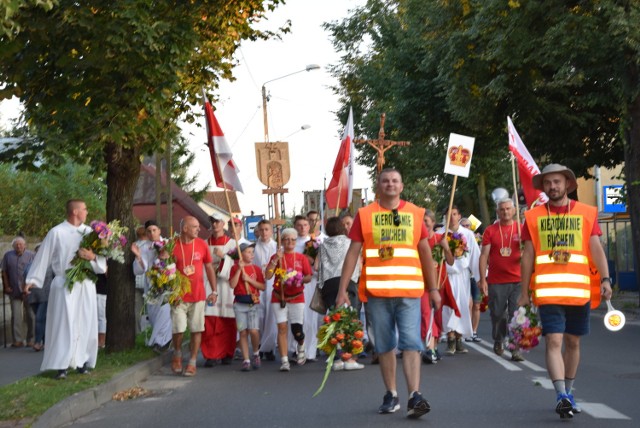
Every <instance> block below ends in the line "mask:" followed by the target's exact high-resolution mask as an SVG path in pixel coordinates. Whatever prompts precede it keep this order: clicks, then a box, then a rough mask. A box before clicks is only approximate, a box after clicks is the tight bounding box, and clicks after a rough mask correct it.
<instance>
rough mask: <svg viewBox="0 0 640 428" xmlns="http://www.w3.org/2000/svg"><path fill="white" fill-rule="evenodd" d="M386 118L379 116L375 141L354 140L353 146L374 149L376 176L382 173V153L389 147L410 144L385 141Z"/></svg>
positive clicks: (408, 143)
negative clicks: (365, 145)
mask: <svg viewBox="0 0 640 428" xmlns="http://www.w3.org/2000/svg"><path fill="white" fill-rule="evenodd" d="M386 117H387V115H386V114H385V113H382V114H381V115H380V131H378V139H376V140H354V143H355V144H369V145H370V146H371V147H373V148H374V149H376V152H378V159H377V172H378V174H380V171H382V168H383V167H384V162H385V160H384V153H385V152H386V151H387V150H389V149H390V148H391V147H393V146H408V145H410V144H411V143H410V142H409V141H392V140H385V139H384V137H385V133H384V121H385V118H386Z"/></svg>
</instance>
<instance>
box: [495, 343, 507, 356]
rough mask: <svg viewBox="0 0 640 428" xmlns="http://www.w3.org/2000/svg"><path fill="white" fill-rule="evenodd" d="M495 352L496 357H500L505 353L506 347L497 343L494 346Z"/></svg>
mask: <svg viewBox="0 0 640 428" xmlns="http://www.w3.org/2000/svg"><path fill="white" fill-rule="evenodd" d="M493 352H495V353H496V355H498V356H500V355H502V354H503V353H504V347H503V346H502V342H495V343H494V344H493Z"/></svg>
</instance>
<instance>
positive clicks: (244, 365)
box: [240, 361, 251, 372]
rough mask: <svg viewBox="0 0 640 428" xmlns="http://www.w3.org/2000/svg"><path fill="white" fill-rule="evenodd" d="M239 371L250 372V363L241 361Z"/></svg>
mask: <svg viewBox="0 0 640 428" xmlns="http://www.w3.org/2000/svg"><path fill="white" fill-rule="evenodd" d="M240 371H242V372H249V371H251V362H250V361H243V362H242V368H241V369H240Z"/></svg>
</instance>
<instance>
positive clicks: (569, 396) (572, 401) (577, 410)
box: [567, 394, 582, 414]
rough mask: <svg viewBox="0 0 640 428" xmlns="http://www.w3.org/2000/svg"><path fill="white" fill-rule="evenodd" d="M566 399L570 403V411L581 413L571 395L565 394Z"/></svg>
mask: <svg viewBox="0 0 640 428" xmlns="http://www.w3.org/2000/svg"><path fill="white" fill-rule="evenodd" d="M567 398H568V399H569V401H571V411H572V412H573V413H574V414H575V413H582V409H581V408H580V406H578V404H577V403H576V400H574V398H573V394H567Z"/></svg>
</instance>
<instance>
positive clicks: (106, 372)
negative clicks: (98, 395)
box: [0, 334, 156, 421]
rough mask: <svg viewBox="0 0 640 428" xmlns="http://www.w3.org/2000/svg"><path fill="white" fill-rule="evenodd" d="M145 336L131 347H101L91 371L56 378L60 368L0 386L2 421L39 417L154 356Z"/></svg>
mask: <svg viewBox="0 0 640 428" xmlns="http://www.w3.org/2000/svg"><path fill="white" fill-rule="evenodd" d="M144 339H145V337H144V334H139V335H138V336H137V337H136V346H135V347H134V348H133V349H131V350H129V351H124V352H116V353H109V354H107V353H105V352H104V351H102V350H101V351H100V352H99V353H98V361H97V363H96V368H95V370H93V371H91V373H90V374H88V375H86V374H85V375H81V374H78V373H76V371H75V370H70V371H69V376H68V378H67V379H66V380H56V379H54V376H55V375H56V373H57V372H56V371H47V372H43V373H41V374H39V375H37V376H32V377H29V378H26V379H22V380H20V381H18V382H16V383H13V384H11V385H6V386H3V387H1V388H0V421H12V420H20V419H33V418H37V417H38V416H40V415H41V414H43V413H44V412H45V411H46V410H47V409H48V408H49V407H51V406H53V405H54V404H56V403H58V402H59V401H61V400H63V399H65V398H67V397H69V396H70V395H73V394H75V393H76V392H80V391H84V390H87V389H90V388H93V387H94V386H96V385H100V384H102V383H105V382H108V381H109V380H111V378H112V377H113V376H114V375H115V374H117V373H119V372H122V371H124V370H126V369H128V368H129V367H131V366H133V365H134V364H136V363H139V362H140V361H145V360H148V359H151V358H153V357H155V356H156V354H155V353H154V352H153V351H152V350H151V349H150V348H148V347H146V346H145V345H144Z"/></svg>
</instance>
